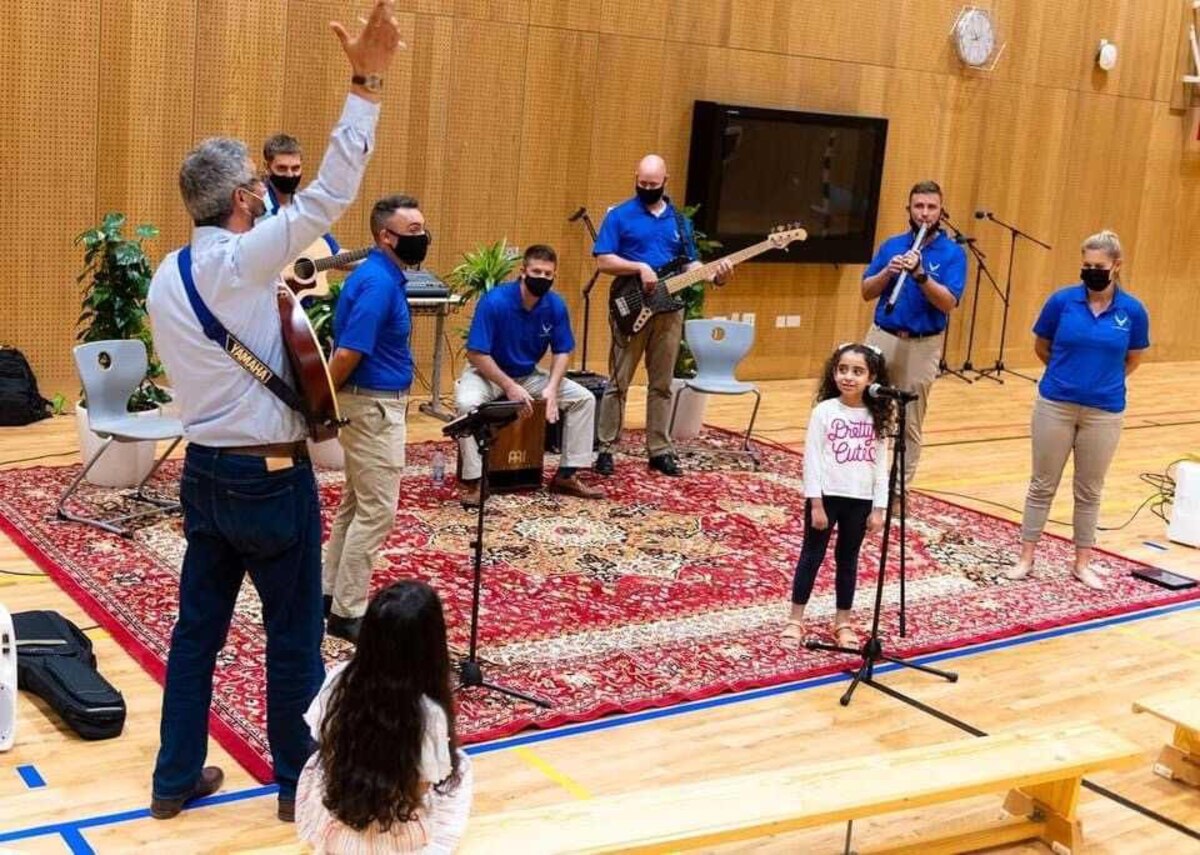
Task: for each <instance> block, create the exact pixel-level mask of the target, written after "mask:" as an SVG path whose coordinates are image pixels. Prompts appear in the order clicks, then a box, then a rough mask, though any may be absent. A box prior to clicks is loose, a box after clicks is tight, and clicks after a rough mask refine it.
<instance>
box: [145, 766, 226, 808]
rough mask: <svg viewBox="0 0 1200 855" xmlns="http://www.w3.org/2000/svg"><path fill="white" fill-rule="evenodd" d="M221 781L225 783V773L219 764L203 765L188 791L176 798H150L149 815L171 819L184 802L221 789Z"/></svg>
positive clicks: (209, 794)
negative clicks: (190, 789)
mask: <svg viewBox="0 0 1200 855" xmlns="http://www.w3.org/2000/svg"><path fill="white" fill-rule="evenodd" d="M223 783H225V773H224V772H222V771H221V767H220V766H205V767H204V768H203V769H201V770H200V777H199V778H198V779H197V780H196V783H195V784H193V785H192V791H191V792H190V793H187V794H186V795H183V796H180V797H179V798H177V799H159V798H151V799H150V815H151V816H152V817H154V818H155V819H171V818H172V817H176V816H179V812H180V811H181V810H183V806H184V805H185V804H187V803H188V802H190V801H193V800H195V799H202V798H204V797H205V796H211V795H212V794H213V793H215V792H216V791H217V790H219V789H221V784H223Z"/></svg>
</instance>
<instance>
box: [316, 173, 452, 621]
mask: <svg viewBox="0 0 1200 855" xmlns="http://www.w3.org/2000/svg"><path fill="white" fill-rule="evenodd" d="M371 234H372V235H373V236H374V238H375V248H374V249H372V250H371V254H370V255H368V256H367V258H366V260H365V261H364V262H363V263H362V264H361V265H359V267H358V269H356V270H355V271H354V272H353V273H351V274H350V276H349V277H347V279H346V284H345V286H344V287H343V288H342V292H341V294H340V296H339V297H338V302H337V307H336V308H335V309H334V314H333V341H334V350H333V356H332V358H331V359H330V360H329V375H330V378H331V379H332V380H333V385H334V387H335V388H336V389H337V390H338V409H339V410H340V411H341V414H342V418H345V419H348V420H349V423H348V424H347V425H346V426H345V427H343V428H342V430H341V433H340V438H341V443H342V449H343V450H344V451H345V457H346V484H345V487H344V488H343V490H342V503H341V505H340V506H338V510H337V515H336V516H335V517H334V520H333V530H332V532H331V533H330V535H329V545H328V546H327V547H326V550H325V565H324V568H323V570H322V574H321V589H322V592H323V593H324V595H325V603H326V608H327V609H329V612H328V621H327V623H326V631H327V632H328V633H329V634H330V635H334V636H337V637H338V638H344V639H346V640H348V641H357V640H358V631H359V627H360V626H361V624H362V616H363V614H365V613H366V610H367V591H368V589H369V588H370V583H371V564H372V561H373V559H374V557H375V553H376V552H377V551H378V550H379V547H380V546H382V545H383V541H384V539H385V538H387V536H388V533H389V532H390V531H391V530H392V523H393V521H394V520H395V517H396V499H397V497H398V496H399V493H400V474H401V471H402V470H403V469H404V441H405V412H406V410H407V408H408V387H409V386H411V385H412V378H413V360H412V352H411V351H410V350H409V333H410V332H411V330H412V323H411V320H410V318H409V314H408V300H407V298H406V296H405V291H404V283H405V279H404V271H403V269H404V267H405V266H406V265H407V266H413V265H416V264H420V263H421V262H422V261H423V260H424V259H425V252H426V249H427V248H428V246H429V235H428V234H427V233H426V231H425V216H424V215H423V214H422V213H421V209H420V206H419V205H418V203H417V200H416V199H414V198H412V197H411V196H403V195H396V196H387V197H385V198H383V199H380V200H379V201H378V202H376V203H375V207H374V208H373V209H372V211H371Z"/></svg>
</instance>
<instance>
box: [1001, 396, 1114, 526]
mask: <svg viewBox="0 0 1200 855" xmlns="http://www.w3.org/2000/svg"><path fill="white" fill-rule="evenodd" d="M1123 417H1124V414H1122V413H1110V412H1108V411H1107V410H1098V409H1096V408H1095V407H1084V406H1082V405H1080V404H1063V403H1059V402H1058V401H1048V400H1046V399H1045V398H1043V397H1042V396H1041V395H1038V398H1037V401H1036V402H1035V403H1034V405H1033V425H1032V428H1031V433H1032V443H1033V474H1032V476H1031V477H1030V479H1029V493H1028V494H1027V495H1026V496H1025V515H1024V517H1023V518H1022V520H1021V540H1024V541H1027V542H1036V541H1037V540H1038V539H1039V538H1040V537H1041V536H1042V529H1043V528H1045V527H1046V518H1047V517H1048V516H1049V515H1050V503H1051V502H1053V501H1054V494H1055V493H1056V492H1057V491H1058V482H1059V481H1060V480H1061V479H1062V473H1063V468H1064V467H1065V466H1066V465H1067V457H1068V456H1069V455H1070V454H1071V452H1074V453H1075V483H1074V488H1075V515H1074V518H1073V523H1074V529H1075V537H1074V540H1075V546H1076V547H1078V548H1079V549H1090V548H1091V547H1092V546H1094V545H1095V544H1096V521H1097V520H1098V519H1099V517H1100V493H1101V492H1102V491H1103V490H1104V476H1105V475H1106V474H1108V465H1109V464H1110V463H1111V462H1112V459H1113V455H1114V454H1115V453H1116V451H1117V443H1118V442H1119V441H1120V439H1121V422H1122V421H1123Z"/></svg>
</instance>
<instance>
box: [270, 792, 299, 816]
mask: <svg viewBox="0 0 1200 855" xmlns="http://www.w3.org/2000/svg"><path fill="white" fill-rule="evenodd" d="M275 815H276V816H277V817H279V821H280V822H295V821H296V799H295V798H294V797H293V798H290V799H285V798H284V797H283V796H280V797H279V806H278V807H277V808H276V811H275Z"/></svg>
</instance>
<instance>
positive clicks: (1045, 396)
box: [1006, 231, 1150, 590]
mask: <svg viewBox="0 0 1200 855" xmlns="http://www.w3.org/2000/svg"><path fill="white" fill-rule="evenodd" d="M1082 249H1083V269H1082V270H1081V271H1080V278H1081V280H1082V281H1081V282H1080V283H1079V284H1076V285H1068V286H1067V287H1066V288H1063V289H1061V290H1059V291H1056V292H1055V293H1054V294H1051V295H1050V299H1049V300H1047V301H1046V305H1045V306H1043V307H1042V313H1041V314H1040V315H1039V316H1038V319H1037V323H1036V324H1034V327H1033V333H1034V335H1035V336H1037V341H1036V343H1035V344H1034V350H1035V352H1036V353H1037V355H1038V359H1040V360H1042V362H1044V363H1045V364H1046V373H1045V374H1044V375H1042V381H1041V383H1039V384H1038V398H1037V402H1036V403H1035V404H1034V407H1033V430H1032V433H1033V436H1032V440H1033V474H1032V477H1031V478H1030V480H1029V492H1028V494H1027V495H1026V497H1025V516H1024V519H1023V520H1022V523H1021V557H1020V559H1019V560H1018V561H1017V564H1016V566H1014V567H1013V568H1012V569H1010V570H1009V571H1008V572H1007V574H1006V575H1007V576H1008V578H1010V579H1022V578H1024V577H1025V576H1027V575H1029V571H1030V570H1031V569H1033V553H1034V550H1035V549H1036V547H1037V541H1038V539H1039V538H1040V537H1041V536H1042V529H1043V528H1045V525H1046V517H1047V516H1048V515H1049V513H1050V503H1051V502H1052V501H1054V493H1055V491H1057V489H1058V482H1059V480H1060V479H1061V478H1062V473H1063V467H1064V466H1066V463H1067V457H1068V456H1069V455H1071V454H1072V453H1074V455H1075V483H1074V489H1075V515H1074V519H1073V523H1074V531H1075V537H1074V540H1075V567H1074V570H1073V572H1074V575H1075V578H1076V579H1078V580H1079V581H1080V582H1082V583H1083V584H1085V585H1087V586H1088V587H1089V588H1093V589H1096V590H1100V589H1102V588H1103V587H1104V582H1103V581H1101V579H1100V577H1099V576H1098V575H1097V572H1096V570H1094V569H1093V568H1091V567H1090V566H1089V562H1090V560H1091V557H1092V547H1093V545H1095V542H1096V519H1097V517H1099V515H1100V492H1101V490H1102V489H1103V487H1104V476H1105V474H1106V473H1107V472H1108V464H1109V463H1110V462H1111V461H1112V458H1113V454H1114V453H1115V452H1116V450H1117V442H1118V440H1120V438H1121V419H1122V414H1123V413H1124V412H1125V378H1126V377H1128V376H1129V375H1130V374H1132V373H1133V370H1134V369H1135V368H1137V366H1138V363H1140V362H1141V359H1142V354H1143V353H1144V352H1145V350H1146V348H1147V347H1149V346H1150V320H1149V318H1148V316H1147V315H1146V308H1145V307H1144V306H1143V305H1142V304H1141V302H1140V301H1138V299H1137V298H1136V297H1134V296H1132V295H1131V294H1128V293H1127V292H1125V291H1123V290H1122V289H1120V288H1118V287H1117V271H1118V270H1120V268H1121V241H1120V240H1119V239H1118V238H1117V236H1116V234H1115V233H1113V232H1110V231H1103V232H1100V233H1099V234H1095V235H1092V236H1091V237H1090V238H1088V239H1087V240H1085V241H1084V242H1083V247H1082Z"/></svg>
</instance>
